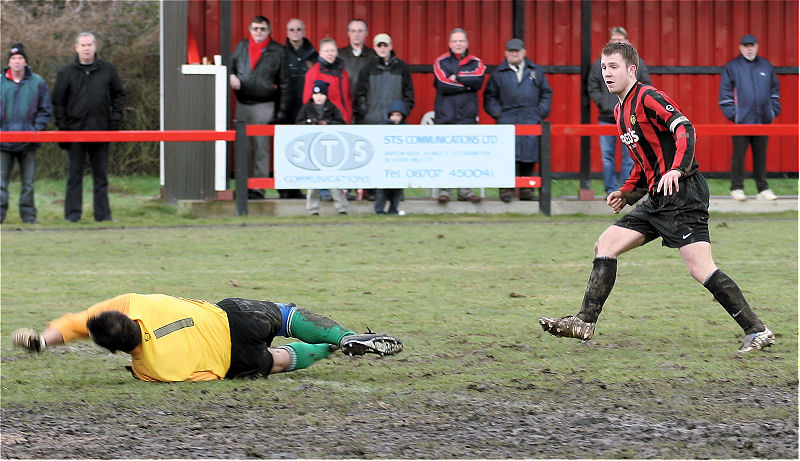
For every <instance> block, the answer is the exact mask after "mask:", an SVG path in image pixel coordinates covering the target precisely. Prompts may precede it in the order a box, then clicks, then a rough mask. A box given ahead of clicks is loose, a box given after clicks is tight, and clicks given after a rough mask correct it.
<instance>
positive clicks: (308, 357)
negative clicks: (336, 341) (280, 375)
mask: <svg viewBox="0 0 800 461" xmlns="http://www.w3.org/2000/svg"><path fill="white" fill-rule="evenodd" d="M280 349H284V350H285V351H286V352H288V353H289V356H290V357H291V363H290V364H289V367H288V368H287V369H286V370H285V371H294V370H302V369H303V368H308V367H310V366H311V365H312V364H313V363H314V362H316V361H317V360H322V359H324V358H325V357H327V356H328V355H330V353H331V347H330V344H306V343H289V344H287V345H285V346H282V347H280Z"/></svg>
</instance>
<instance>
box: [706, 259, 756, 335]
mask: <svg viewBox="0 0 800 461" xmlns="http://www.w3.org/2000/svg"><path fill="white" fill-rule="evenodd" d="M703 286H704V287H706V289H707V290H708V291H710V292H711V294H712V295H714V298H715V299H716V300H717V301H718V302H719V303H720V304H722V307H724V308H725V310H726V311H727V312H728V314H730V315H731V317H733V320H736V323H738V324H739V326H740V327H742V330H744V332H745V334H748V335H749V334H751V333H758V332H759V331H764V324H763V323H761V320H759V319H758V316H756V313H755V312H753V310H752V309H750V305H749V304H748V303H747V300H746V299H744V295H743V294H742V290H740V289H739V286H738V285H736V282H734V281H733V280H731V278H730V277H728V276H727V275H725V273H724V272H722V271H721V270H719V269H717V270H715V271H714V273H712V274H711V275H710V276H709V277H708V278H707V279H706V281H705V282H703Z"/></svg>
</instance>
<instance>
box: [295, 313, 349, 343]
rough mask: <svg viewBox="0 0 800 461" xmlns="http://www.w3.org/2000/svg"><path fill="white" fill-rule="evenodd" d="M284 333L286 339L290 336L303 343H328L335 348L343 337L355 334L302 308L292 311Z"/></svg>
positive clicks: (326, 318) (322, 316)
mask: <svg viewBox="0 0 800 461" xmlns="http://www.w3.org/2000/svg"><path fill="white" fill-rule="evenodd" d="M286 333H287V334H286V336H287V337H289V336H291V337H293V338H297V339H299V340H301V341H303V342H307V343H311V344H318V343H328V344H335V345H337V346H338V345H339V342H340V341H341V340H342V338H344V337H345V336H347V335H354V334H356V332H354V331H352V330H348V329H347V328H345V327H343V326H341V325H339V324H338V323H336V322H334V321H333V320H331V319H330V318H328V317H325V316H324V315H319V314H317V313H315V312H312V311H310V310H308V309H305V308H302V307H297V308H295V309H293V310H292V312H291V315H290V317H289V321H288V324H287V332H286Z"/></svg>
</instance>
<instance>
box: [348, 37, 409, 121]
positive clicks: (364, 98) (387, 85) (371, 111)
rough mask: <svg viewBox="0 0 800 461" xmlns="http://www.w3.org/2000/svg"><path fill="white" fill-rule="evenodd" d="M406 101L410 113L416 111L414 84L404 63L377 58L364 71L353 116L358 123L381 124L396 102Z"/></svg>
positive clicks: (356, 93) (357, 90) (356, 95)
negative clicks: (387, 110)
mask: <svg viewBox="0 0 800 461" xmlns="http://www.w3.org/2000/svg"><path fill="white" fill-rule="evenodd" d="M396 100H399V101H403V103H404V104H405V106H406V107H407V108H408V109H407V110H408V111H411V109H413V108H414V83H413V82H412V81H411V70H410V69H409V67H408V64H406V63H405V62H404V61H402V60H400V59H398V58H397V56H395V54H394V51H392V54H391V55H390V56H389V62H388V63H387V62H386V61H384V59H383V58H381V57H380V56H376V57H375V58H374V59H373V60H372V62H371V63H370V64H369V65H367V66H365V67H364V68H363V69H361V75H360V76H359V77H358V86H357V87H356V90H355V104H354V105H353V115H354V118H355V122H356V123H378V122H380V121H381V120H383V119H384V116H385V115H386V109H387V108H388V107H389V104H390V103H391V102H392V101H396Z"/></svg>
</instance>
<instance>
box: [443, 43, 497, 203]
mask: <svg viewBox="0 0 800 461" xmlns="http://www.w3.org/2000/svg"><path fill="white" fill-rule="evenodd" d="M485 73H486V66H484V65H483V62H481V60H480V59H479V58H478V57H477V56H473V55H471V54H469V42H468V41H467V33H466V32H465V31H464V29H459V28H455V29H453V30H452V31H451V32H450V49H449V51H448V52H447V53H445V54H443V55H441V56H439V57H438V58H436V62H434V63H433V74H434V79H433V86H434V87H435V88H436V99H435V100H434V111H435V116H434V121H435V123H436V124H437V125H447V124H475V123H477V122H478V91H479V90H480V89H481V87H482V86H483V79H484V77H485ZM438 194H439V199H438V201H439V203H442V204H444V203H447V202H449V201H450V189H439V191H438ZM458 199H459V200H462V201H463V200H469V201H470V202H472V203H478V202H480V201H481V198H480V197H478V196H477V195H475V194H474V193H473V192H472V189H471V188H459V189H458Z"/></svg>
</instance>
